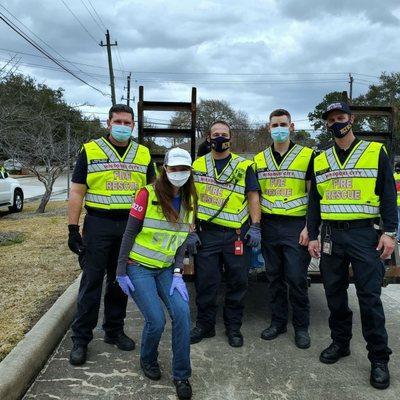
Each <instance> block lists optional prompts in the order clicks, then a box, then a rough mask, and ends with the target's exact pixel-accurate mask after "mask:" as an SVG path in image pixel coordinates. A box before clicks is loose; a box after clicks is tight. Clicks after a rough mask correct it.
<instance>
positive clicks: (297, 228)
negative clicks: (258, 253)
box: [261, 216, 311, 330]
mask: <svg viewBox="0 0 400 400" xmlns="http://www.w3.org/2000/svg"><path fill="white" fill-rule="evenodd" d="M305 223H306V221H305V218H293V217H286V216H282V217H279V216H272V217H271V218H268V217H263V218H262V220H261V235H262V236H261V237H262V245H261V250H262V253H263V257H264V260H265V269H266V275H267V282H268V290H269V304H270V307H271V325H274V326H277V327H280V328H282V327H286V324H287V322H288V294H289V301H290V305H291V306H292V311H293V326H294V329H296V330H307V329H308V326H309V323H310V303H309V300H308V293H307V291H308V284H307V272H308V266H309V264H310V259H311V257H310V255H309V253H308V251H307V247H305V246H301V245H300V244H299V237H300V232H301V231H302V230H303V229H304V226H305ZM288 292H289V293H288Z"/></svg>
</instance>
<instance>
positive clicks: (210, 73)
mask: <svg viewBox="0 0 400 400" xmlns="http://www.w3.org/2000/svg"><path fill="white" fill-rule="evenodd" d="M0 51H5V52H12V53H17V54H24V55H27V56H32V57H39V58H46V57H43V56H41V55H38V54H32V53H27V52H23V51H18V50H11V49H5V48H0ZM63 59H64V60H66V61H68V62H69V63H70V64H74V65H82V66H84V67H91V68H97V69H108V67H103V66H101V65H94V64H88V63H82V62H78V61H71V60H67V59H65V57H63ZM114 70H115V71H118V72H124V73H126V71H127V69H126V68H125V66H124V65H123V68H121V69H118V68H114ZM132 73H133V74H135V75H138V74H146V75H150V74H155V75H219V76H281V75H347V72H275V73H262V72H260V73H257V72H251V73H250V72H249V73H241V72H170V71H132ZM352 74H353V75H359V76H366V77H369V78H375V79H380V77H378V76H374V75H367V74H362V73H358V72H352ZM124 79H125V78H124Z"/></svg>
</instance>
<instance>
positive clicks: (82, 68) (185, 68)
mask: <svg viewBox="0 0 400 400" xmlns="http://www.w3.org/2000/svg"><path fill="white" fill-rule="evenodd" d="M64 2H65V3H66V4H67V5H68V7H69V8H70V10H71V11H72V12H73V13H74V14H75V15H76V17H77V18H78V19H79V21H80V23H81V24H83V25H84V27H85V29H84V28H83V27H82V26H81V25H80V23H79V22H78V21H77V19H76V18H75V17H74V16H73V15H72V14H71V12H70V11H69V10H68V9H67V8H66V6H65V5H64V4H63V1H62V0H40V1H39V0H6V1H3V0H2V1H0V12H1V13H3V14H4V15H6V16H7V17H8V18H9V19H10V20H11V21H12V22H13V23H16V24H17V25H18V26H19V27H20V28H22V29H23V31H24V32H26V33H27V34H28V35H29V36H31V37H33V38H34V39H35V40H36V41H37V42H39V43H41V45H42V46H43V47H45V48H46V50H47V51H49V52H50V53H51V54H52V55H54V56H55V57H56V58H58V59H60V60H61V62H62V63H63V64H64V65H66V66H67V67H68V68H70V69H71V70H74V72H75V73H76V74H77V75H79V76H80V77H81V78H82V79H84V80H85V81H87V82H89V83H90V84H91V85H93V86H95V87H96V88H98V89H100V90H101V91H103V92H106V93H109V92H110V90H109V86H108V69H107V57H106V50H105V48H102V47H100V46H99V45H98V43H96V42H99V41H100V40H104V30H105V28H108V29H109V30H110V33H111V38H112V40H117V41H118V51H116V48H113V60H114V67H115V68H116V69H117V71H116V85H117V98H118V99H120V98H121V96H122V95H123V94H124V90H123V89H124V86H125V82H126V75H127V72H124V71H131V72H132V83H133V88H132V94H133V95H136V97H137V93H138V90H137V89H138V86H139V85H140V84H143V85H144V86H145V97H146V98H147V99H154V100H177V101H188V100H189V97H190V87H191V86H196V87H197V90H198V97H199V98H203V99H208V98H215V99H224V100H227V101H228V102H229V103H231V104H232V106H234V107H235V108H236V109H241V110H243V111H245V112H246V113H247V114H248V115H249V117H250V119H251V120H252V121H255V122H264V121H265V120H266V117H267V115H268V114H269V112H270V111H271V110H272V109H274V108H278V107H284V108H287V109H288V110H289V111H291V112H292V115H293V118H294V120H295V121H297V123H296V125H297V128H302V127H308V126H309V125H308V122H307V121H306V118H307V113H308V112H309V111H311V110H312V109H313V108H314V106H315V105H316V104H318V103H319V102H320V101H321V99H322V97H323V96H324V94H325V93H327V92H329V91H333V90H339V91H342V90H347V89H348V86H349V85H348V73H349V72H352V73H353V74H354V79H355V81H354V95H358V94H360V93H363V92H365V91H366V90H367V89H368V84H369V83H372V82H376V80H377V79H376V78H375V77H378V76H379V74H380V73H381V72H382V71H388V72H391V71H398V70H399V69H400V65H399V60H400V2H399V1H398V0H381V1H376V0H349V1H347V0H336V1H334V2H333V1H328V0H307V1H299V0H279V1H278V0H263V1H255V0H247V1H246V2H244V1H238V0H224V1H212V0H205V1H203V0H197V1H194V0H190V1H183V0H180V1H177V0H176V1H175V0H168V1H159V0H141V1H138V0H117V1H109V0H108V1H106V0H65V1H64ZM91 5H92V6H93V8H92V7H91ZM6 10H7V11H6ZM9 12H10V13H12V14H13V15H14V16H12V15H11V14H9ZM89 12H90V13H89ZM96 12H97V14H98V15H99V17H100V18H98V16H97V15H96ZM14 17H16V18H18V19H19V21H20V22H21V23H23V24H25V26H23V25H21V23H20V22H18V21H17V20H16V19H15V18H14ZM28 28H29V29H30V30H31V31H29V30H28ZM33 33H34V34H36V35H37V37H35V36H34V35H33ZM0 38H1V40H0V48H1V50H0V66H1V65H3V64H4V60H7V59H9V58H10V56H12V55H14V54H16V58H15V60H20V63H19V71H20V72H23V73H27V74H30V75H31V76H33V77H35V78H36V79H37V81H38V82H42V83H46V84H47V85H49V86H51V87H53V88H56V87H60V86H61V87H63V88H64V89H65V96H66V99H67V100H68V101H69V102H70V103H73V104H82V103H85V102H86V103H88V104H90V105H93V107H89V106H87V107H82V110H84V111H87V112H99V113H105V112H106V111H107V110H108V108H109V106H110V101H111V100H110V97H107V96H103V95H102V94H100V93H98V92H96V91H95V90H93V89H91V88H90V87H88V86H86V85H84V84H82V83H81V82H79V81H78V80H76V79H75V78H73V77H72V76H70V75H68V74H67V73H65V72H62V71H60V70H59V69H58V67H56V66H55V65H54V64H52V63H51V61H49V60H46V59H45V58H42V57H39V55H40V53H39V52H38V51H37V50H35V49H34V48H33V47H32V46H30V45H29V44H28V43H26V42H25V41H24V40H23V39H22V38H21V37H19V36H18V35H17V34H16V33H15V32H13V31H12V30H11V29H10V28H9V27H7V26H6V25H5V24H4V23H3V22H2V21H0ZM38 38H40V39H41V40H43V41H44V42H45V43H46V44H47V45H49V46H51V47H50V48H49V47H47V46H46V45H45V44H44V43H43V42H40V40H39V39H38ZM17 52H18V53H17ZM118 52H119V53H118ZM22 53H28V54H30V55H28V54H22ZM62 57H63V58H64V59H63V58H62ZM66 60H68V61H72V62H74V63H76V64H74V65H72V64H70V63H69V62H67V61H66ZM77 63H82V64H77ZM122 70H124V71H122ZM135 107H136V104H135ZM87 115H89V114H87ZM98 116H100V117H101V118H102V119H104V118H105V114H98ZM150 117H151V118H158V119H162V116H159V115H157V116H155V115H153V116H150ZM164 118H165V117H164ZM160 122H162V121H160Z"/></svg>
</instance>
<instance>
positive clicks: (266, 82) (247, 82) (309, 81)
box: [136, 79, 346, 85]
mask: <svg viewBox="0 0 400 400" xmlns="http://www.w3.org/2000/svg"><path fill="white" fill-rule="evenodd" d="M136 81H138V82H144V83H161V84H162V83H186V84H192V85H196V84H212V85H214V84H223V85H231V84H234V85H237V84H246V85H251V84H256V85H258V84H269V85H287V84H303V83H323V84H325V83H334V82H335V83H337V82H341V83H346V80H344V79H323V80H320V79H315V80H295V79H293V80H290V81H288V80H286V81H285V80H280V81H278V80H276V81H255V80H252V81H249V80H246V81H245V80H243V81H212V80H209V81H189V80H182V79H181V80H179V79H174V80H172V79H171V80H155V79H136Z"/></svg>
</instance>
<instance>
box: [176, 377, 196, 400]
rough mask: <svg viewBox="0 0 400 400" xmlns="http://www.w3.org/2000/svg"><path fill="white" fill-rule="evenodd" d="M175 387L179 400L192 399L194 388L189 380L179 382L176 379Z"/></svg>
mask: <svg viewBox="0 0 400 400" xmlns="http://www.w3.org/2000/svg"><path fill="white" fill-rule="evenodd" d="M174 385H175V387H176V395H177V396H178V399H179V400H185V399H191V398H192V387H191V386H190V382H189V380H188V379H185V380H183V381H178V380H176V379H174Z"/></svg>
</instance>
